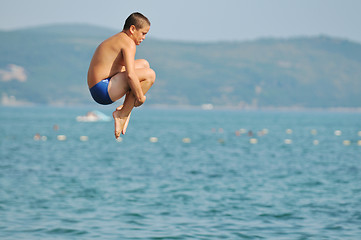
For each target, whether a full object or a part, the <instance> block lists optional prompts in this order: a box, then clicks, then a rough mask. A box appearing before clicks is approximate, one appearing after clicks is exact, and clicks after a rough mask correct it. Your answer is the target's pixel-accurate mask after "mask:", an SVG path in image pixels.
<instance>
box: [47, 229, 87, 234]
mask: <svg viewBox="0 0 361 240" xmlns="http://www.w3.org/2000/svg"><path fill="white" fill-rule="evenodd" d="M46 233H48V234H55V235H63V234H66V235H84V234H87V233H88V232H87V231H83V230H77V229H70V228H54V229H51V230H48V231H46Z"/></svg>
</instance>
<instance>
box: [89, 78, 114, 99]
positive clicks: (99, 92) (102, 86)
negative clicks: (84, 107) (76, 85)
mask: <svg viewBox="0 0 361 240" xmlns="http://www.w3.org/2000/svg"><path fill="white" fill-rule="evenodd" d="M109 81H110V78H106V79H104V80H102V81H100V82H98V83H97V84H96V85H95V86H93V87H92V88H91V89H90V93H91V95H92V97H93V99H94V100H95V101H96V102H97V103H99V104H103V105H107V104H112V103H113V101H112V100H111V99H110V97H109V93H108V85H109Z"/></svg>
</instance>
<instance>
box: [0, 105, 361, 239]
mask: <svg viewBox="0 0 361 240" xmlns="http://www.w3.org/2000/svg"><path fill="white" fill-rule="evenodd" d="M91 110H94V109H92V108H89V107H85V106H83V107H50V106H47V107H40V106H38V107H1V108H0V239H2V240H19V239H26V240H38V239H51V240H53V239H54V240H58V239H59V240H60V239H62V240H63V239H64V240H69V239H87V240H91V239H101V240H107V239H109V240H110V239H111V240H113V239H125V240H127V239H207V240H208V239H277V240H280V239H317V240H318V239H361V113H360V112H336V111H316V110H303V111H278V110H268V111H267V110H263V111H261V110H259V111H255V110H254V111H246V110H243V111H241V110H209V111H206V110H201V109H157V108H151V107H148V108H147V107H140V108H137V109H134V111H133V113H132V116H131V119H130V123H129V127H128V130H127V133H126V135H124V136H122V138H120V139H119V140H118V141H116V140H115V138H114V126H113V121H104V122H78V121H77V120H76V117H77V116H81V115H85V114H86V113H87V112H88V111H91ZM96 110H100V111H102V112H103V113H104V114H106V115H108V116H111V113H112V109H111V108H101V107H99V108H98V109H96Z"/></svg>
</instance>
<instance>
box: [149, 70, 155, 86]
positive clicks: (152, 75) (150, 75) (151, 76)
mask: <svg viewBox="0 0 361 240" xmlns="http://www.w3.org/2000/svg"><path fill="white" fill-rule="evenodd" d="M155 77H156V74H155V72H154V70H153V69H151V68H149V80H150V81H151V82H152V84H153V83H154V82H155Z"/></svg>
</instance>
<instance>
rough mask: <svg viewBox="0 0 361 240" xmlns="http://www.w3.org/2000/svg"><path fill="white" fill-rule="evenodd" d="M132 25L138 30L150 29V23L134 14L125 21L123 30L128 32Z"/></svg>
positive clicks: (141, 16) (141, 15) (136, 13)
mask: <svg viewBox="0 0 361 240" xmlns="http://www.w3.org/2000/svg"><path fill="white" fill-rule="evenodd" d="M132 25H134V26H135V28H136V29H138V30H139V29H142V28H144V27H150V21H149V20H148V18H147V17H146V16H144V15H143V14H141V13H139V12H135V13H132V14H130V16H129V17H128V18H127V19H126V20H125V23H124V27H123V30H129V29H130V27H131V26H132Z"/></svg>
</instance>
